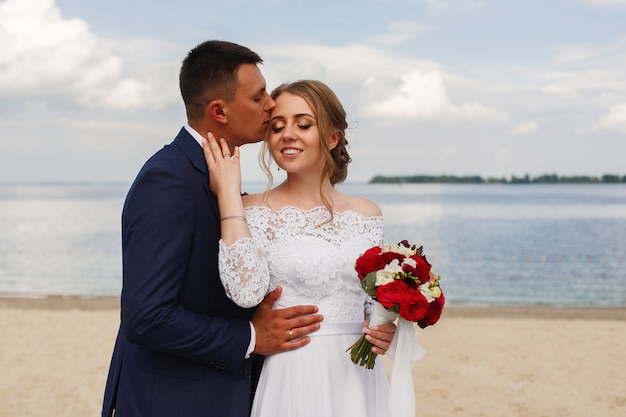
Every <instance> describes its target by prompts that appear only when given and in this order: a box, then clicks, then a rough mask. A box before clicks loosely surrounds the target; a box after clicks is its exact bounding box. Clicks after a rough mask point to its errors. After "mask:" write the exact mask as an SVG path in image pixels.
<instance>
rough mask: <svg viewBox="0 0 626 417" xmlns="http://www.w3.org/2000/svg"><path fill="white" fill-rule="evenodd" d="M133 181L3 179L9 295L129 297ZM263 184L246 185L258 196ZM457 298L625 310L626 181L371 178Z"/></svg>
mask: <svg viewBox="0 0 626 417" xmlns="http://www.w3.org/2000/svg"><path fill="white" fill-rule="evenodd" d="M128 186H129V185H128V184H77V185H0V294H11V295H24V296H28V295H41V294H67V295H118V294H119V291H120V288H121V243H120V242H121V238H120V216H121V210H122V204H123V201H124V197H125V195H126V192H127V190H128ZM263 188H264V187H263V185H262V184H247V185H245V186H244V189H245V190H246V191H249V192H257V191H261V190H263ZM341 190H342V191H344V192H346V193H349V194H356V195H363V196H366V197H368V198H370V199H371V200H373V201H375V202H376V203H378V204H379V205H380V206H381V208H382V210H383V213H384V215H385V234H386V240H387V242H389V243H396V242H397V241H399V240H402V239H407V240H409V241H410V242H412V243H416V244H418V245H423V246H424V251H425V253H426V255H427V257H428V259H429V260H430V261H431V263H432V264H433V267H434V269H435V271H436V272H437V273H439V274H441V275H442V287H443V289H444V292H445V294H446V298H447V300H448V302H449V303H450V304H452V303H454V304H472V305H559V306H578V305H580V306H626V185H617V184H615V185H613V184H610V185H609V184H606V185H538V184H532V185H456V184H451V185H440V184H419V185H417V184H416V185H367V184H346V185H343V186H342V187H341Z"/></svg>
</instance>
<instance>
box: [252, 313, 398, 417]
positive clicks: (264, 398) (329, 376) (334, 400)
mask: <svg viewBox="0 0 626 417" xmlns="http://www.w3.org/2000/svg"><path fill="white" fill-rule="evenodd" d="M361 329H362V325H361V323H337V324H331V323H324V324H322V328H321V329H320V330H319V331H317V332H315V333H313V334H312V335H311V342H310V343H309V344H308V345H306V346H305V347H303V348H300V349H296V350H294V351H290V352H284V353H279V354H276V355H271V356H268V357H267V358H265V362H264V364H263V369H262V371H261V376H260V379H259V385H258V387H257V391H256V395H255V398H254V403H253V406H252V413H251V416H252V417H308V416H310V417H354V416H359V417H387V415H388V413H387V401H388V398H389V383H388V381H387V376H386V374H385V371H384V369H383V366H382V364H381V363H379V358H377V360H376V365H375V366H374V369H366V368H365V367H362V366H359V365H355V364H354V363H352V360H351V359H350V354H349V352H346V349H348V348H349V347H350V346H352V344H354V342H356V341H357V340H358V338H359V337H361V335H362V332H361Z"/></svg>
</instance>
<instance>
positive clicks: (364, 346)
mask: <svg viewBox="0 0 626 417" xmlns="http://www.w3.org/2000/svg"><path fill="white" fill-rule="evenodd" d="M347 351H350V358H351V359H352V363H355V364H357V365H361V366H364V367H365V368H366V369H373V368H374V365H376V356H378V355H377V354H376V353H374V352H372V344H371V343H370V342H368V341H367V339H365V335H363V336H361V337H360V338H359V340H357V341H356V342H355V343H354V344H353V345H352V346H350V347H349V348H348V349H347V350H346V352H347Z"/></svg>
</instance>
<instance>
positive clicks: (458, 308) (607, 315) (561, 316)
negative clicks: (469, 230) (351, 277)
mask: <svg viewBox="0 0 626 417" xmlns="http://www.w3.org/2000/svg"><path fill="white" fill-rule="evenodd" d="M119 307H120V301H119V297H116V296H77V295H32V296H21V295H15V294H11V295H2V294H0V308H5V309H6V308H10V309H37V310H72V309H75V310H117V309H119ZM442 318H443V319H445V318H511V319H552V320H613V321H626V306H624V307H600V306H597V307H596V306H594V307H574V306H546V305H540V306H536V305H514V306H500V305H498V306H482V305H481V306H474V305H447V306H446V307H445V308H444V310H443V315H442Z"/></svg>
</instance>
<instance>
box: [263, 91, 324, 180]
mask: <svg viewBox="0 0 626 417" xmlns="http://www.w3.org/2000/svg"><path fill="white" fill-rule="evenodd" d="M268 145H269V149H270V152H271V154H272V157H273V158H274V161H276V164H277V165H278V166H279V167H280V168H282V169H283V170H285V171H286V172H288V173H298V172H311V173H313V172H315V173H318V172H321V169H322V167H323V166H324V156H323V153H322V147H321V144H320V134H319V130H318V125H317V121H316V119H315V115H314V114H313V111H312V110H311V108H310V107H309V105H308V104H307V102H306V101H304V99H303V98H302V97H299V96H296V95H293V94H290V93H283V94H281V95H280V96H278V97H277V98H276V108H275V109H274V110H273V111H272V116H271V119H270V130H269V139H268Z"/></svg>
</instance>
